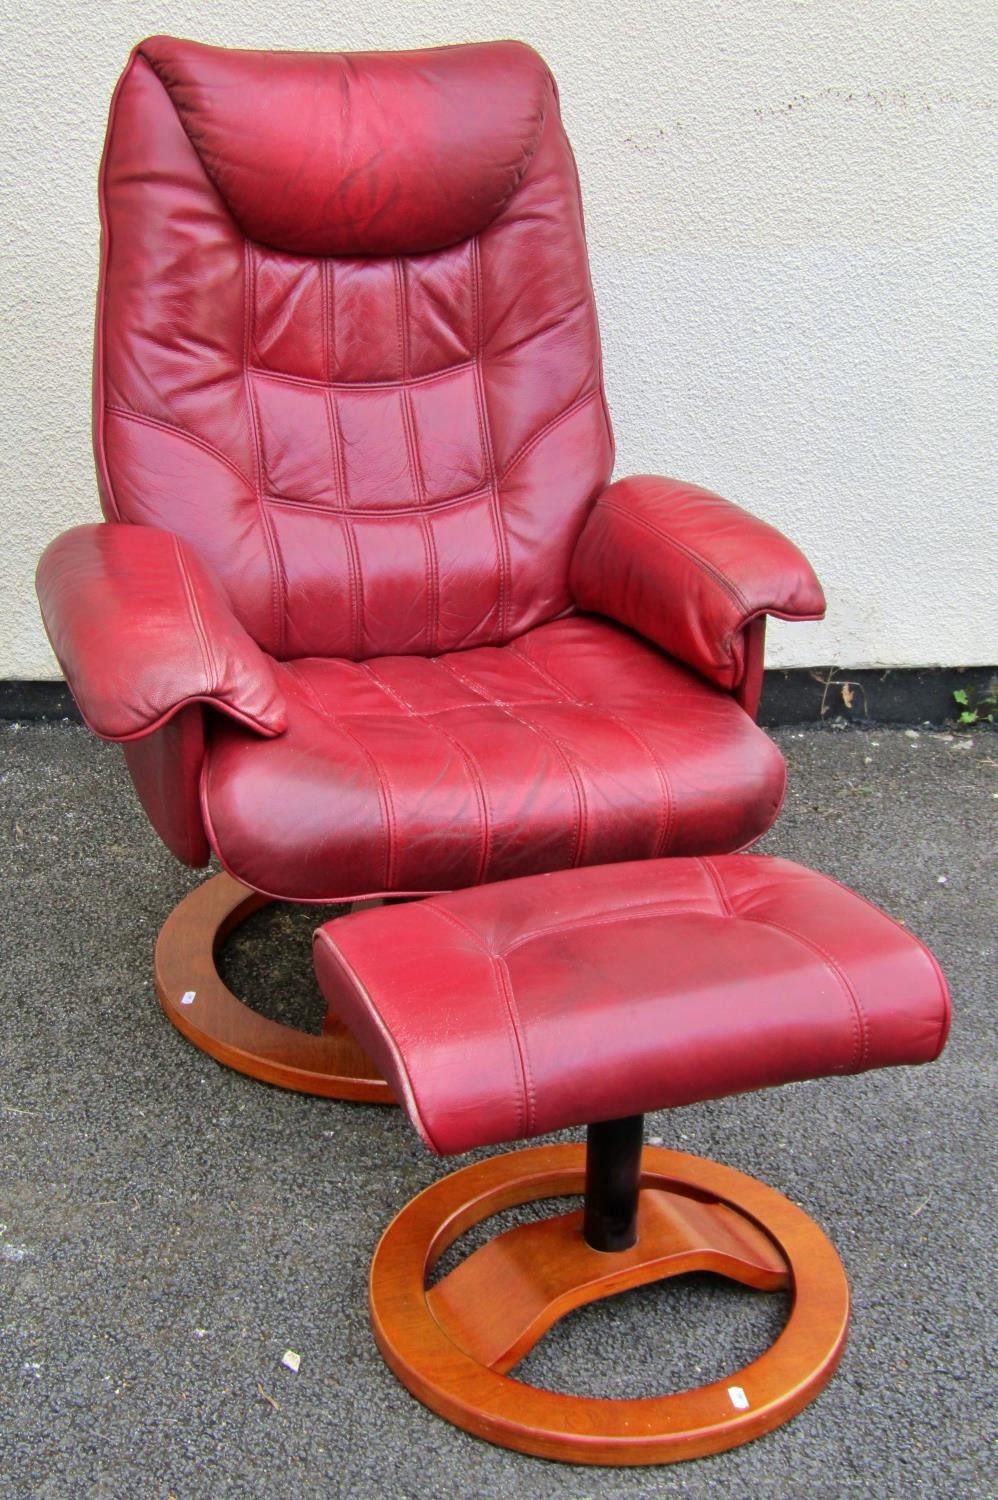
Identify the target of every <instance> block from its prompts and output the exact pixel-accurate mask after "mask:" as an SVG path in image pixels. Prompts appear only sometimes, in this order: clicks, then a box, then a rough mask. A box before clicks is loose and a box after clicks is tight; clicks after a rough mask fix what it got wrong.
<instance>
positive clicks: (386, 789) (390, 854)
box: [284, 662, 398, 891]
mask: <svg viewBox="0 0 998 1500" xmlns="http://www.w3.org/2000/svg"><path fill="white" fill-rule="evenodd" d="M284 666H285V671H287V672H290V673H291V675H292V676H293V677H294V679H295V681H296V682H297V683H299V684H300V686H301V688H302V689H303V691H304V693H305V695H306V697H307V698H308V700H309V702H310V703H311V704H312V707H313V708H314V709H315V711H316V712H317V713H318V714H320V715H321V716H322V717H323V718H326V719H331V720H332V722H333V723H334V724H335V725H336V727H337V729H339V730H340V732H341V733H342V734H345V735H346V736H347V738H348V739H351V740H353V742H354V744H355V745H356V746H357V747H358V749H359V750H360V752H361V754H362V755H363V756H364V758H365V760H366V761H367V763H368V765H369V766H370V767H371V769H372V770H373V771H374V775H375V779H376V780H377V783H378V793H379V801H380V802H381V811H382V816H383V818H384V822H385V889H386V890H389V891H390V890H392V889H393V886H394V875H395V855H396V846H397V842H398V840H397V830H396V823H395V804H394V797H393V795H392V790H391V782H390V781H389V779H388V776H387V774H386V773H385V771H384V768H383V766H382V764H381V761H380V760H379V759H378V757H377V756H376V755H375V754H374V751H373V750H371V748H370V747H369V746H368V745H365V744H364V741H363V740H362V739H361V738H360V736H359V735H357V734H355V733H354V732H353V730H352V729H350V728H348V726H347V725H346V724H344V723H343V721H342V720H341V719H340V718H338V717H337V715H336V713H335V711H334V710H333V709H331V708H329V707H328V706H327V705H326V704H324V703H323V702H322V699H321V698H320V697H319V695H318V693H317V692H316V691H315V689H314V688H313V686H312V684H311V683H310V682H309V681H308V679H307V678H306V677H304V676H303V675H302V673H301V672H300V671H299V670H298V668H297V667H296V666H295V665H294V664H293V663H292V662H285V664H284Z"/></svg>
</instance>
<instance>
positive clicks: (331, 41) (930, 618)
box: [0, 0, 998, 677]
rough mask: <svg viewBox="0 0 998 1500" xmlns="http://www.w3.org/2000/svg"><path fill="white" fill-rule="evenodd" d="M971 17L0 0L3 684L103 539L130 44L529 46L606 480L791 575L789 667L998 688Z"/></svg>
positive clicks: (779, 1)
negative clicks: (605, 425)
mask: <svg viewBox="0 0 998 1500" xmlns="http://www.w3.org/2000/svg"><path fill="white" fill-rule="evenodd" d="M995 20H996V12H995V8H994V4H993V0H519V3H514V0H491V4H488V5H486V4H483V3H481V0H365V3H363V4H361V3H359V0H352V3H349V4H348V3H346V0H294V3H293V4H292V3H289V0H212V3H208V4H204V3H203V4H201V5H196V4H190V3H181V0H173V3H171V0H159V3H155V0H103V3H101V0H89V3H87V0H47V3H42V0H36V3H34V4H31V3H23V0H22V3H17V0H0V34H2V35H3V37H4V42H5V46H4V48H3V52H4V65H5V69H6V72H7V76H6V77H5V78H4V79H3V80H2V95H0V110H2V115H0V140H2V142H3V152H4V203H3V237H4V248H3V262H2V269H0V301H2V306H3V315H4V326H3V346H2V349H0V414H2V424H3V425H2V441H0V538H2V539H0V590H2V592H3V597H4V599H5V600H6V602H7V609H6V611H5V618H6V621H7V625H6V627H5V629H4V630H3V632H2V640H0V677H47V676H54V675H56V673H57V668H56V666H55V663H54V661H53V659H52V657H51V655H50V653H49V651H48V647H47V646H46V644H45V641H44V637H43V634H42V631H41V627H40V624H39V621H38V616H37V611H36V608H35V603H34V594H33V589H32V573H33V569H34V562H35V558H36V556H37V554H38V552H39V551H40V549H41V547H42V546H43V544H44V543H45V542H46V541H47V540H48V539H49V538H50V537H51V536H53V535H54V534H55V533H56V532H57V531H59V530H60V529H61V528H62V527H64V526H67V525H70V524H72V523H74V522H77V521H82V520H85V519H92V518H94V517H96V515H97V500H96V494H95V488H94V482H93V471H92V464H91V455H90V430H89V405H90V391H89V382H90V342H91V321H92V308H93V295H94V285H95V279H96V263H97V208H96V200H95V178H96V171H97V163H98V158H99V153H100V148H101V143H102V139H103V134H104V123H105V117H106V111H107V105H108V101H109V99H110V95H111V90H112V88H113V86H114V82H115V79H116V77H117V75H118V73H119V71H120V69H121V67H122V66H123V64H124V62H125V59H126V57H127V54H128V50H129V48H130V46H131V45H132V43H133V42H135V41H136V40H138V39H139V38H140V37H142V36H143V35H147V34H149V33H151V32H156V31H164V32H172V33H174V34H179V35H186V36H192V37H196V38H198V39H199V40H202V41H207V42H215V43H222V44H228V45H233V46H257V47H279V46H284V47H299V48H301V47H305V48H308V47H314V48H329V49H350V48H377V47H405V46H418V45H425V44H431V43H440V42H452V41H467V40H474V39H481V38H487V37H493V36H521V37H523V38H524V39H525V40H527V41H529V42H531V43H533V45H534V46H536V47H537V48H538V50H539V51H540V52H541V53H542V54H543V55H544V56H545V57H546V58H547V60H548V61H549V63H550V64H551V66H552V68H553V69H554V72H555V74H556V76H557V77H558V79H559V83H560V86H561V93H562V104H563V109H564V114H565V118H566V122H567V126H568V129H569V133H570V135H571V137H572V140H573V142H574V145H575V150H576V154H577V156H578V159H579V167H580V170H581V174H582V184H583V192H584V197H585V204H586V210H587V219H588V226H589V240H590V248H591V254H592V262H593V273H594V277H595V281H596V291H597V298H598V301H599V307H600V314H601V319H602V325H603V336H604V344H605V349H606V367H607V371H606V373H607V386H608V390H609V395H610V402H611V407H612V411H613V417H614V421H615V426H616V431H617V441H618V465H617V472H618V474H622V473H627V472H633V471H636V470H638V471H640V470H658V471H660V472H665V473H672V474H678V475H680V476H682V477H684V478H688V479H693V480H697V481H699V482H700V483H703V484H707V485H708V486H710V487H711V488H714V489H717V490H720V491H721V492H722V493H724V494H727V495H728V496H729V497H730V498H731V499H733V500H736V501H738V502H739V503H741V504H743V505H745V506H747V507H748V508H750V509H753V510H755V511H756V512H757V513H758V514H759V515H761V516H764V517H765V518H766V519H768V520H770V521H772V522H774V523H775V524H776V525H778V526H781V527H783V528H784V529H785V530H786V531H788V532H789V534H790V535H791V536H792V537H794V538H795V539H796V540H797V541H798V542H799V543H800V544H801V545H802V546H804V548H805V549H806V550H807V551H808V553H809V555H810V556H811V558H812V559H813V561H814V563H815V565H816V567H817V568H818V571H819V573H820V575H821V577H822V579H823V581H824V583H825V586H826V590H827V593H828V597H829V602H830V610H829V618H828V620H827V622H826V623H825V624H824V625H804V626H796V627H793V626H789V625H774V626H773V628H772V631H771V641H772V646H771V660H772V661H773V662H774V663H776V664H780V665H788V666H789V665H811V664H816V663H829V662H834V663H836V664H839V665H842V666H864V665H874V664H882V665H895V666H897V665H901V666H903V665H915V664H929V663H940V664H950V665H970V664H975V663H976V664H991V663H994V662H995V661H996V659H998V614H996V603H995V589H994V579H995V577H996V576H998V567H996V563H998V556H996V529H998V528H996V526H995V482H994V480H995V473H996V469H998V464H996V457H998V455H996V453H995V448H994V445H993V439H992V433H993V430H994V418H993V413H994V410H995V407H996V395H998V390H996V386H998V381H996V377H995V360H994V352H993V351H994V349H995V347H996V337H995V335H996V331H998V330H996V327H995V318H994V299H993V295H992V294H993V292H994V286H995V265H994V256H993V248H992V247H993V243H994V234H995V227H996V226H995V222H994V218H995V215H994V212H993V210H994V199H993V195H992V194H991V193H990V192H989V188H988V181H987V176H986V169H987V165H988V158H989V151H991V152H992V154H991V157H990V161H991V167H992V172H993V168H994V162H995V158H994V155H993V146H994V139H995V120H996V111H995V107H994V106H995V98H994V92H995V91H994V81H993V78H994V46H993V36H994V32H995Z"/></svg>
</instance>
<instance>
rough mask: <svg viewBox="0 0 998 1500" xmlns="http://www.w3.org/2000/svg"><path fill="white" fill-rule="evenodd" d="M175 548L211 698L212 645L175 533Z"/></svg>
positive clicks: (214, 683) (213, 686)
mask: <svg viewBox="0 0 998 1500" xmlns="http://www.w3.org/2000/svg"><path fill="white" fill-rule="evenodd" d="M173 550H174V553H175V555H176V558H177V569H178V571H179V573H180V581H181V584H182V586H183V590H184V594H185V595H186V598H187V611H188V613H189V615H190V617H191V624H192V625H193V626H194V634H195V636H196V638H197V643H198V649H199V650H200V652H201V664H202V667H203V668H204V675H205V681H206V683H207V687H206V689H205V692H206V693H207V696H208V697H209V698H210V697H212V696H214V695H215V693H216V691H217V686H218V684H217V680H216V677H217V674H216V671H215V663H214V657H213V656H212V652H211V646H210V644H209V642H208V636H207V632H206V631H205V628H204V621H203V619H202V617H201V610H200V609H199V607H198V603H197V599H196V598H195V596H194V585H193V582H192V580H191V576H190V573H189V572H188V569H187V563H186V561H185V559H184V555H183V552H182V551H181V547H180V538H179V537H178V536H176V535H174V538H173Z"/></svg>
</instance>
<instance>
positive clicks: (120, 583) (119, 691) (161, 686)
mask: <svg viewBox="0 0 998 1500" xmlns="http://www.w3.org/2000/svg"><path fill="white" fill-rule="evenodd" d="M36 584H37V588H38V598H39V601H40V603H41V610H42V618H43V620H44V621H45V628H46V630H47V631H48V634H49V639H50V641H51V642H52V649H53V650H54V651H55V654H56V656H57V657H58V659H59V663H60V665H61V667H62V669H63V671H64V672H65V674H66V680H67V682H68V683H69V686H70V688H71V689H72V693H73V697H74V698H75V699H76V702H77V703H78V705H79V708H80V712H81V714H82V715H83V717H84V719H85V720H86V722H87V724H88V725H89V726H90V728H91V729H92V730H93V731H94V732H95V734H99V735H101V736H102V737H103V738H104V739H109V740H131V739H139V738H141V737H142V736H144V735H147V734H151V733H152V731H153V730H154V729H157V728H158V727H159V726H160V725H161V724H163V723H165V722H166V720H167V719H169V718H170V717H171V716H172V715H173V714H175V713H176V712H177V710H178V709H179V708H182V707H183V705H184V704H186V703H192V702H204V703H209V704H210V705H211V706H212V707H214V708H217V709H220V710H221V711H222V712H223V713H226V714H228V715H230V717H232V718H233V719H237V720H239V721H240V722H241V723H244V724H247V725H249V727H250V728H252V729H255V730H257V731H258V733H260V734H263V735H276V734H280V733H281V731H282V730H283V729H284V728H285V724H286V719H285V705H284V699H283V697H282V696H281V693H280V690H279V689H278V686H277V679H276V675H275V673H274V667H273V664H272V662H271V661H270V659H269V658H268V657H267V656H265V655H264V653H263V652H262V651H261V650H260V648H259V646H258V645H257V644H256V642H255V641H254V640H253V639H252V637H251V636H249V635H248V634H247V632H246V631H245V630H244V628H243V626H242V625H241V624H240V623H239V621H238V620H237V619H236V617H235V615H234V614H233V613H232V610H231V607H230V605H229V602H228V599H227V598H226V595H225V592H224V590H223V589H222V586H221V584H220V583H219V582H218V580H217V579H215V578H214V577H213V576H212V575H211V573H209V571H208V570H207V568H205V566H204V565H203V563H201V562H200V560H199V559H198V558H197V557H196V556H195V555H194V553H193V552H192V551H191V550H190V549H189V548H187V547H185V545H184V543H183V542H181V540H180V539H179V537H176V536H174V535H173V533H172V532H169V531H160V530H159V529H158V528H156V527H153V526H128V525H116V524H113V523H107V524H104V525H97V526H76V527H74V528H73V530H72V531H66V532H63V534H62V536H60V537H57V538H56V540H55V541H54V542H52V543H50V545H49V546H48V547H47V548H46V549H45V551H44V552H43V553H42V557H41V561H40V562H39V564H38V573H37V576H36Z"/></svg>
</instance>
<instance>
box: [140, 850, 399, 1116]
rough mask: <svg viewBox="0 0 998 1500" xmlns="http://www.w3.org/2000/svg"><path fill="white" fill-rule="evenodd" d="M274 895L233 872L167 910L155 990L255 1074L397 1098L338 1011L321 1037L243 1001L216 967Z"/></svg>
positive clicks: (213, 1047)
mask: <svg viewBox="0 0 998 1500" xmlns="http://www.w3.org/2000/svg"><path fill="white" fill-rule="evenodd" d="M269 904H270V902H269V898H268V897H267V896H263V895H261V894H260V893H259V892H258V891H253V890H250V889H249V887H248V886H245V885H242V884H241V883H240V882H239V881H238V880H233V878H232V876H231V875H226V874H222V875H215V876H213V877H212V878H211V879H210V880H206V881H205V882H204V883H203V884H202V885H199V886H197V887H196V888H195V889H194V890H193V891H191V893H190V895H189V896H186V897H185V898H184V900H183V901H181V902H180V904H179V905H178V906H176V907H175V908H174V910H173V911H172V912H171V913H170V915H169V917H168V918H167V919H166V921H165V923H164V924H163V927H162V929H161V931H160V934H159V938H158V939H157V942H156V958H155V974H156V993H157V994H158V996H159V1000H160V1004H161V1005H162V1007H163V1009H164V1010H165V1011H166V1014H167V1015H168V1016H169V1018H170V1020H171V1021H172V1022H173V1024H174V1026H176V1028H177V1030H178V1031H181V1032H183V1034H184V1036H185V1037H187V1039H188V1040H189V1041H191V1042H193V1043H194V1045H195V1047H200V1049H201V1051H202V1052H207V1053H208V1055H209V1056H210V1057H214V1058H215V1059H217V1061H218V1062H221V1063H225V1064H226V1065H227V1066H228V1067H230V1068H235V1069H237V1071H238V1072H240V1073H247V1074H248V1075H249V1076H250V1077H251V1078H259V1079H262V1080H263V1082H264V1083H274V1084H278V1085H279V1086H280V1087H281V1088H286V1089H296V1090H297V1091H298V1092H299V1093H304V1094H320V1095H322V1096H323V1097H325V1098H327V1099H359V1100H363V1101H366V1102H367V1103H370V1104H393V1103H394V1102H395V1099H394V1095H393V1094H392V1091H391V1089H390V1088H389V1087H388V1084H387V1083H386V1082H385V1081H384V1079H383V1078H381V1077H379V1075H378V1071H377V1069H376V1068H375V1066H374V1064H373V1063H372V1062H371V1061H370V1059H369V1058H368V1057H367V1055H366V1053H364V1052H363V1051H362V1050H361V1048H360V1047H359V1046H358V1045H357V1043H356V1042H355V1041H354V1039H353V1037H352V1036H351V1035H350V1033H349V1032H348V1031H347V1029H346V1027H345V1026H343V1025H342V1023H340V1022H339V1021H337V1019H336V1018H335V1016H330V1015H328V1014H327V1016H326V1020H325V1027H324V1031H323V1034H322V1035H321V1036H314V1035H311V1034H310V1033H309V1032H307V1031H299V1030H298V1029H296V1028H295V1027H293V1026H285V1025H283V1024H282V1023H281V1022H279V1021H272V1020H270V1019H269V1018H268V1017H267V1016H262V1015H260V1014H259V1013H258V1012H257V1011H254V1010H251V1009H250V1007H249V1006H248V1005H246V1004H244V1002H243V1001H242V1000H240V999H239V998H238V997H237V996H236V995H234V994H233V993H232V991H231V990H230V989H229V988H228V986H227V985H226V984H225V983H224V981H223V979H222V977H221V975H220V974H219V972H218V967H217V964H216V955H217V953H218V950H219V948H220V947H221V945H222V943H224V941H225V939H226V938H227V937H228V935H229V934H230V933H231V932H232V931H233V930H234V929H235V928H236V927H238V926H239V924H240V923H241V922H244V921H245V920H246V918H247V917H249V916H251V915H252V913H253V912H255V911H259V910H260V908H261V907H263V906H267V905H269Z"/></svg>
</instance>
